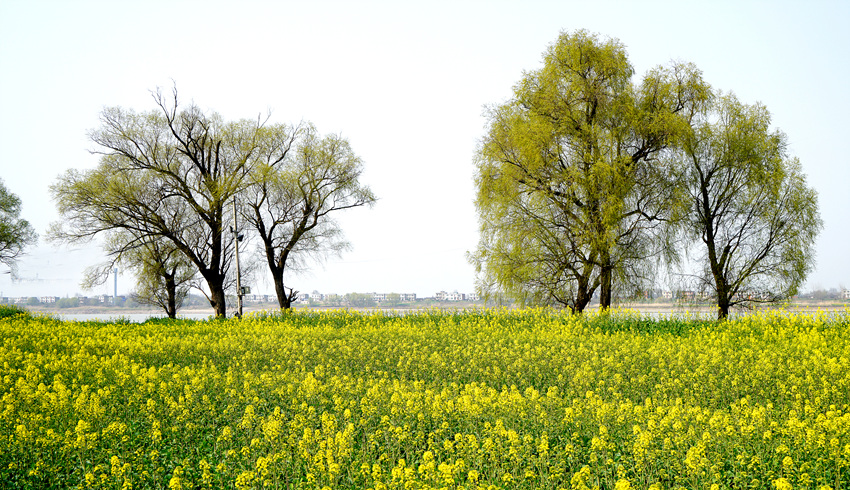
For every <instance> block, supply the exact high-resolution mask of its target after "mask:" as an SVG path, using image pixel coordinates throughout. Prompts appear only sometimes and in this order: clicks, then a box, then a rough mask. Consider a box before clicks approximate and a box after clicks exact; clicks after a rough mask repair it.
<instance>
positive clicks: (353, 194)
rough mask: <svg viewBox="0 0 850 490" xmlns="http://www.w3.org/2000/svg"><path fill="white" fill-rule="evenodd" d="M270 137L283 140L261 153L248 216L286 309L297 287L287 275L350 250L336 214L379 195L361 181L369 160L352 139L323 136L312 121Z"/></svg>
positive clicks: (248, 201)
mask: <svg viewBox="0 0 850 490" xmlns="http://www.w3.org/2000/svg"><path fill="white" fill-rule="evenodd" d="M266 137H267V138H268V139H270V140H272V141H276V142H278V143H277V144H275V145H273V146H272V147H271V149H272V153H271V154H263V153H261V155H262V156H261V160H262V161H263V164H262V165H260V166H259V167H258V169H257V170H256V172H255V173H254V174H252V176H251V179H250V185H249V186H248V188H247V189H246V192H245V196H246V200H245V202H244V204H243V207H244V213H243V214H244V219H245V220H246V221H247V222H248V223H249V225H250V226H251V228H252V229H253V230H255V231H256V232H257V234H258V235H259V238H260V241H261V249H262V254H263V256H264V257H265V259H266V263H267V265H268V268H269V271H270V272H271V275H272V280H273V282H274V285H275V293H276V294H277V298H278V303H279V305H280V307H281V308H284V309H286V308H289V307H290V306H291V304H292V301H293V299H294V297H295V294H296V293H297V291H296V290H294V289H293V288H286V287H285V284H284V273H285V272H286V271H287V270H289V269H296V270H297V268H299V267H300V266H302V265H303V262H304V259H307V258H313V259H315V258H320V257H322V256H324V255H326V254H329V253H330V254H335V253H340V252H341V251H343V250H345V249H346V248H347V246H348V244H347V242H345V241H344V239H343V238H342V230H341V229H340V228H339V226H338V225H337V224H336V222H335V221H334V220H333V217H334V215H335V214H336V213H337V212H339V211H342V210H345V209H351V208H355V207H359V206H371V205H372V204H373V203H374V202H375V196H374V194H373V193H372V191H371V190H370V189H369V188H368V187H367V186H364V185H362V184H361V183H360V181H359V177H360V174H361V173H362V171H363V163H362V161H361V160H360V158H359V157H358V156H357V155H356V154H355V153H354V151H353V150H352V149H351V145H350V144H349V142H348V141H347V140H346V139H344V138H342V137H340V136H338V135H327V136H321V135H319V134H318V131H317V130H316V128H315V127H313V126H312V125H310V124H303V125H300V126H298V127H294V128H271V129H270V130H269V131H268V132H267V133H266ZM280 148H285V149H286V150H285V151H283V152H282V151H280ZM278 156H280V158H277V157H278Z"/></svg>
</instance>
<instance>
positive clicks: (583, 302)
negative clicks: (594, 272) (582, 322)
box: [572, 285, 590, 314]
mask: <svg viewBox="0 0 850 490" xmlns="http://www.w3.org/2000/svg"><path fill="white" fill-rule="evenodd" d="M588 303H590V294H588V292H587V288H586V287H583V286H581V285H579V288H578V292H577V293H576V301H575V304H574V305H573V307H572V310H573V313H574V314H578V313H581V312H583V311H584V308H585V307H586V306H587V304H588Z"/></svg>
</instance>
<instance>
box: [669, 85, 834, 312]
mask: <svg viewBox="0 0 850 490" xmlns="http://www.w3.org/2000/svg"><path fill="white" fill-rule="evenodd" d="M770 123H771V116H770V112H769V111H768V110H767V108H765V107H764V106H763V105H761V104H755V105H747V104H743V103H741V102H740V101H738V99H737V98H736V97H735V96H734V95H731V94H728V95H722V96H718V97H717V99H716V102H715V103H714V104H713V105H712V106H711V107H710V110H708V111H706V112H705V114H704V115H703V116H702V117H701V118H700V120H699V121H698V122H695V124H694V130H693V132H692V133H691V135H690V136H689V137H688V138H687V139H686V140H685V141H684V144H683V146H682V153H681V158H682V170H681V172H682V173H681V181H682V182H683V183H684V184H685V186H686V188H687V191H688V195H689V198H690V203H691V212H690V214H688V217H687V220H686V222H685V224H686V231H687V233H688V236H689V238H691V239H692V240H694V241H696V242H699V243H701V247H700V248H701V249H702V252H703V253H702V260H701V263H700V267H698V272H697V274H696V275H695V277H696V279H697V281H698V285H697V286H698V287H699V288H700V289H701V290H703V291H706V290H707V291H710V292H711V293H713V295H714V297H715V298H716V301H717V306H718V318H719V319H724V318H726V317H727V316H728V315H729V309H730V308H731V307H733V306H735V305H747V304H752V303H760V302H774V301H778V300H782V299H784V298H787V297H789V296H791V295H793V294H796V291H797V289H798V288H799V287H800V285H801V284H802V283H803V281H804V280H805V278H806V275H807V274H808V273H809V272H810V271H811V269H812V267H813V265H814V243H815V238H816V237H817V234H818V232H819V231H820V229H821V227H822V222H821V219H820V215H819V212H818V202H817V193H816V192H815V191H814V189H812V188H811V187H809V186H808V185H807V184H806V178H805V175H804V174H803V173H802V169H801V166H800V162H799V160H798V159H796V158H792V157H790V156H789V155H788V152H787V137H786V136H785V134H784V133H783V132H781V131H780V130H777V129H772V128H771V127H770Z"/></svg>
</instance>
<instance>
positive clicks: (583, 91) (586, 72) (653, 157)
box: [470, 31, 710, 311]
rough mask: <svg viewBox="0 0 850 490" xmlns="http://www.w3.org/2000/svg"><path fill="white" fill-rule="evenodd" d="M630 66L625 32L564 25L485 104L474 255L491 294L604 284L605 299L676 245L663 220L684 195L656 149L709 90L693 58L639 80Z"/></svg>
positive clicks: (552, 296) (525, 295) (577, 307)
mask: <svg viewBox="0 0 850 490" xmlns="http://www.w3.org/2000/svg"><path fill="white" fill-rule="evenodd" d="M633 72H634V70H633V68H632V66H631V64H630V63H629V61H628V58H627V55H626V51H625V47H624V46H623V45H622V44H621V43H620V42H619V41H617V40H613V39H608V40H601V39H600V38H599V37H598V36H595V35H592V34H589V33H587V32H585V31H578V32H576V33H574V34H569V33H563V34H561V36H560V37H559V39H558V40H557V42H556V43H554V44H553V45H552V46H550V47H549V49H548V50H547V51H546V52H545V55H544V64H543V67H542V68H540V69H539V70H536V71H532V72H529V73H527V74H526V75H525V76H524V77H523V79H522V80H521V81H520V82H519V83H518V84H517V85H516V87H515V88H514V96H513V98H512V99H511V100H510V101H508V102H507V103H505V104H503V105H500V106H496V107H491V108H489V109H488V111H487V117H488V119H489V126H488V133H487V135H486V136H485V138H484V140H483V141H482V143H481V145H480V147H479V150H478V154H477V158H476V176H475V183H476V186H477V188H478V193H477V197H476V207H477V208H478V211H479V214H480V220H479V221H480V229H481V240H480V243H479V247H478V250H477V251H476V252H475V253H474V254H472V255H471V256H470V259H471V261H472V262H473V263H474V264H475V266H476V269H477V271H478V273H479V289H480V292H481V293H482V295H483V296H484V297H485V298H492V297H493V295H495V294H500V293H505V294H507V295H508V296H509V297H511V298H514V299H517V300H519V301H520V302H522V303H531V304H557V305H561V306H567V307H569V308H571V309H573V310H574V311H581V310H583V309H584V307H585V306H586V305H587V303H588V302H589V300H590V297H591V296H592V295H593V293H594V292H595V291H596V290H597V289H599V290H600V294H601V305H602V307H603V308H604V307H607V306H610V300H611V296H612V294H613V290H614V288H615V287H618V286H617V284H616V282H619V283H620V284H619V287H620V288H621V289H625V290H634V289H637V288H639V287H640V286H641V285H643V286H645V285H646V284H647V283H648V281H649V280H651V266H652V258H653V257H655V256H658V255H659V254H664V253H670V250H671V248H672V247H671V245H670V244H669V243H668V242H667V241H666V240H664V237H665V236H666V235H665V234H663V233H661V231H662V226H661V225H662V224H663V223H665V222H668V221H671V220H672V219H674V218H675V217H676V216H678V215H679V214H681V212H679V211H677V210H679V209H680V208H681V207H682V198H681V194H680V193H679V192H676V191H675V183H674V182H673V180H672V179H671V172H670V171H669V170H670V169H669V168H667V167H666V166H665V165H663V164H659V163H660V162H659V161H658V157H659V154H660V153H661V152H663V151H665V150H666V149H667V148H668V147H669V146H670V145H672V144H674V143H675V142H677V141H678V140H679V139H680V138H681V137H682V135H683V134H684V133H685V132H686V131H687V129H688V124H689V122H690V119H691V118H692V117H693V115H694V113H695V112H696V111H697V110H698V108H699V107H700V106H701V105H702V104H704V102H705V100H706V99H707V98H708V96H709V94H710V92H709V88H708V86H707V85H706V84H705V83H704V82H703V81H702V79H701V75H700V73H699V71H698V70H697V69H696V68H695V67H693V66H692V65H686V64H673V65H671V66H669V67H658V68H655V69H653V70H651V71H650V72H648V73H647V75H646V76H645V77H644V78H643V80H642V82H641V83H640V84H639V85H633V83H632V81H631V78H632V75H633ZM659 235H660V236H661V237H662V239H660V240H659V239H658V236H659ZM615 280H616V281H615Z"/></svg>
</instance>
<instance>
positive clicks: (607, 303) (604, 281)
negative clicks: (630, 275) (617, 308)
mask: <svg viewBox="0 0 850 490" xmlns="http://www.w3.org/2000/svg"><path fill="white" fill-rule="evenodd" d="M613 275H614V274H613V270H612V268H611V267H610V266H607V265H606V266H603V267H602V270H601V271H600V273H599V280H600V284H599V309H601V310H608V309H610V308H611V296H612V295H611V289H612V288H613V285H614V280H613Z"/></svg>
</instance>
